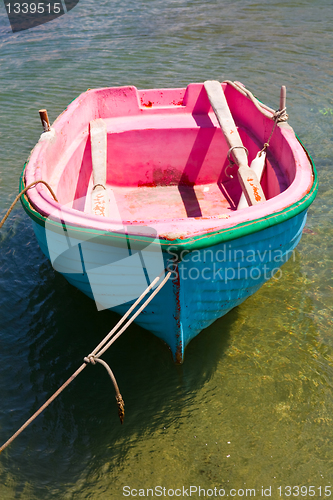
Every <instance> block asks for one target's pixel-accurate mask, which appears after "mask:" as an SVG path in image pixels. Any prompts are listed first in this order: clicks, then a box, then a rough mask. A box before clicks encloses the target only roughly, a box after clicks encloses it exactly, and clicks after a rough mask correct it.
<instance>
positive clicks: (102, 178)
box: [90, 118, 109, 217]
mask: <svg viewBox="0 0 333 500" xmlns="http://www.w3.org/2000/svg"><path fill="white" fill-rule="evenodd" d="M90 142H91V160H92V170H93V185H94V187H93V190H92V193H91V211H92V213H93V214H94V215H101V216H103V217H108V216H109V197H108V193H107V191H106V169H107V163H106V145H107V131H106V125H105V122H104V120H102V118H98V119H97V120H93V121H91V122H90Z"/></svg>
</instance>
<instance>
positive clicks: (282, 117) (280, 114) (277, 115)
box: [259, 108, 288, 156]
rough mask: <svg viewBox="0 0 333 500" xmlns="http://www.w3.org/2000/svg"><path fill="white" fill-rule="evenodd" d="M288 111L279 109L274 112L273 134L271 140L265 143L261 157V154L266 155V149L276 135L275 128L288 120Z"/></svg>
mask: <svg viewBox="0 0 333 500" xmlns="http://www.w3.org/2000/svg"><path fill="white" fill-rule="evenodd" d="M286 110H287V108H283V109H278V110H277V111H275V112H274V125H273V128H272V132H271V134H270V136H269V138H268V139H267V141H266V142H265V143H264V147H263V148H262V150H261V151H260V152H259V156H261V154H262V153H264V152H265V151H266V149H267V148H268V147H269V143H270V140H271V138H272V135H273V133H274V130H275V127H276V126H277V124H278V123H280V122H285V121H287V120H288V115H287V111H286Z"/></svg>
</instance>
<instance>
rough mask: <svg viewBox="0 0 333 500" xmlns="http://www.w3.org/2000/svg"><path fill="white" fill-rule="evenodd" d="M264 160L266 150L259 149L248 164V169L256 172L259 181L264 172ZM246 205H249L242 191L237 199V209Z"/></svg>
mask: <svg viewBox="0 0 333 500" xmlns="http://www.w3.org/2000/svg"><path fill="white" fill-rule="evenodd" d="M265 161H266V152H265V151H261V152H259V153H258V154H257V156H256V157H255V158H254V159H253V160H252V162H251V165H250V169H251V170H252V171H253V172H254V173H255V174H256V176H257V178H258V181H259V182H261V178H262V174H263V172H264V168H265ZM248 206H249V204H248V202H247V199H246V197H245V194H244V192H243V193H242V194H241V197H240V199H239V203H238V206H237V210H240V209H242V208H246V207H248Z"/></svg>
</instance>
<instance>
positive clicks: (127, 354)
mask: <svg viewBox="0 0 333 500" xmlns="http://www.w3.org/2000/svg"><path fill="white" fill-rule="evenodd" d="M0 16H1V17H0V115H1V123H0V144H1V147H0V215H3V214H4V213H5V211H6V209H7V208H8V207H9V205H10V203H11V201H12V200H13V198H14V197H15V195H16V194H17V191H18V179H19V175H20V173H21V170H22V167H23V163H24V161H25V159H26V158H27V156H28V154H29V151H30V150H31V148H32V147H33V146H34V144H35V142H36V141H37V139H38V137H39V134H40V132H41V130H40V123H39V116H38V109H40V108H42V107H46V108H47V109H48V111H49V115H50V117H51V119H52V120H53V119H54V118H55V117H56V116H57V115H58V114H59V113H60V112H61V111H62V110H63V109H64V108H65V106H66V105H67V104H68V103H69V102H70V101H71V100H72V99H73V98H75V97H76V96H77V95H78V94H79V93H80V92H82V91H84V90H86V89H87V88H92V87H102V86H113V85H127V84H134V85H136V86H137V87H138V88H151V87H173V86H177V87H178V86H184V85H187V84H188V83H190V82H192V81H203V80H205V79H218V80H223V79H232V80H239V81H242V82H243V83H244V84H245V85H246V86H247V87H248V88H249V89H251V90H252V91H254V92H255V93H256V94H257V95H258V97H259V98H260V99H261V100H263V101H264V102H266V103H267V104H269V105H271V106H272V107H275V108H277V107H278V104H279V88H280V85H282V84H285V85H286V86H287V89H288V97H287V104H288V113H289V117H290V120H289V122H290V124H291V125H292V126H293V127H294V129H295V130H296V132H297V133H298V135H299V136H300V137H301V139H302V140H303V142H304V144H305V146H306V147H307V148H308V150H309V152H310V153H311V155H312V157H313V159H314V161H315V163H316V166H317V169H318V173H319V181H320V188H319V194H318V196H317V199H316V201H315V203H314V204H313V206H312V207H311V208H310V210H309V216H308V222H307V227H306V231H305V233H304V235H303V238H302V241H301V243H300V245H299V246H298V250H297V252H296V258H295V261H294V262H293V261H289V262H288V263H287V264H286V265H284V267H283V268H282V270H283V276H282V278H281V279H280V280H272V281H270V282H268V283H267V284H266V285H265V286H264V287H263V288H262V289H261V290H260V291H259V292H257V293H256V294H255V296H253V297H251V298H250V299H248V300H247V301H246V302H245V303H244V304H243V305H241V306H240V307H238V308H236V309H235V310H233V311H232V312H231V313H229V314H228V315H227V316H225V317H224V318H222V319H221V320H219V321H217V322H216V323H215V324H213V325H212V326H211V327H210V328H208V329H207V330H205V331H204V332H202V333H201V334H200V335H199V336H198V337H197V338H196V339H194V340H193V341H192V342H191V344H190V345H189V347H188V348H187V351H186V358H185V363H184V365H183V366H181V367H179V366H175V365H174V364H173V362H172V360H171V356H170V354H169V352H168V350H167V348H166V347H165V346H164V345H163V344H162V343H161V342H160V341H159V340H158V339H157V338H155V337H154V336H153V335H151V334H150V333H148V332H146V331H144V330H142V329H140V328H139V327H136V326H132V327H131V328H130V329H129V330H128V331H127V332H126V334H124V335H123V337H121V338H120V339H119V340H118V341H117V342H116V343H115V345H114V347H113V348H112V350H111V351H110V352H108V353H107V354H106V355H105V359H106V360H107V361H109V362H110V364H111V366H112V368H113V370H114V372H115V374H116V377H117V380H118V383H119V385H120V389H121V392H122V394H123V396H124V399H125V403H126V419H125V423H124V425H123V426H120V424H119V422H118V419H117V414H116V408H115V404H114V395H113V388H112V386H111V383H110V381H109V379H108V377H107V375H106V373H105V372H104V370H103V369H102V368H101V367H98V366H97V367H88V368H87V369H86V370H85V372H84V373H82V374H81V375H80V376H79V378H78V379H77V380H76V381H75V382H74V383H73V384H71V386H70V387H69V388H68V389H67V390H66V391H65V392H64V393H63V394H62V396H61V397H60V398H58V399H57V400H56V401H55V402H54V403H53V405H52V406H51V407H50V408H49V409H48V410H47V411H45V413H44V414H43V415H41V416H40V417H39V418H38V420H36V421H35V423H34V424H32V425H31V426H30V427H29V428H28V429H27V430H26V431H25V432H24V433H23V434H22V435H21V436H20V437H19V438H18V439H17V440H16V441H15V442H14V443H13V444H12V445H11V446H10V447H9V448H8V449H7V450H6V451H5V452H4V453H3V454H2V455H1V456H0V499H1V500H9V499H22V500H30V499H31V500H35V499H43V500H44V499H45V500H49V499H75V500H81V499H84V498H89V499H98V500H99V499H106V498H112V499H116V500H117V499H121V498H125V497H124V496H123V490H122V488H123V487H124V486H125V485H128V486H130V487H132V488H136V489H139V488H143V489H146V488H154V487H155V486H159V485H160V486H162V487H166V488H167V489H168V488H173V489H176V488H181V487H182V486H184V487H185V488H189V487H190V486H191V485H196V486H198V487H199V486H201V487H202V488H206V489H207V488H214V487H217V488H225V489H226V494H228V493H229V489H230V488H235V489H236V490H238V489H240V488H257V492H256V496H257V497H258V496H259V497H260V492H261V487H262V486H264V487H265V488H268V487H269V486H272V497H271V498H280V497H279V491H278V490H277V487H279V486H282V488H284V487H285V486H287V485H291V486H294V485H307V486H309V485H314V486H315V487H316V496H315V497H316V498H318V497H320V495H319V492H320V490H319V487H320V486H321V487H322V494H321V497H324V493H323V492H324V487H325V486H327V485H330V484H331V483H332V479H333V477H332V472H333V440H332V419H333V416H332V414H333V412H332V410H333V329H332V308H333V297H332V290H333V279H332V265H333V243H332V236H333V229H332V224H331V220H332V215H333V191H332V182H333V173H332V172H331V170H332V163H333V149H332V147H333V142H332V141H333V71H332V56H333V33H332V25H333V10H332V5H331V2H329V1H328V0H321V1H319V0H318V1H316V0H303V1H297V2H288V1H276V0H274V1H273V0H269V1H265V2H264V1H263V0H257V1H254V0H242V1H240V0H233V1H231V2H228V3H227V2H217V1H215V2H214V1H212V2H206V3H205V2H202V1H196V0H192V1H190V0H178V1H166V2H162V1H161V0H150V1H147V0H137V1H136V2H134V1H133V0H130V1H129V2H127V3H126V4H124V3H120V2H115V1H109V0H108V1H106V0H94V1H93V0H80V2H79V4H78V5H77V7H75V9H73V10H72V11H71V12H70V13H69V14H68V15H66V16H63V17H61V18H59V19H57V20H56V21H53V22H51V23H48V24H46V25H44V26H40V27H38V28H34V29H32V30H28V31H26V32H20V33H18V34H12V33H11V32H10V30H9V25H8V21H7V20H6V14H5V8H4V6H3V5H0ZM117 319H118V318H117V316H116V315H114V314H112V313H110V312H108V311H103V312H97V311H96V309H95V305H94V303H93V302H92V301H90V300H89V299H88V298H86V297H85V296H83V295H82V294H81V293H80V292H78V291H77V290H75V289H74V288H72V287H71V286H70V285H69V284H68V283H67V282H66V281H65V280H64V279H63V278H62V277H61V276H60V275H57V274H56V273H55V272H54V271H53V269H52V268H51V266H50V264H49V263H48V262H47V261H46V259H45V258H44V257H43V255H42V253H41V252H40V250H39V248H38V247H37V243H36V240H35V237H34V235H33V231H32V228H31V224H30V221H29V219H28V217H27V216H26V215H25V214H24V212H23V210H22V208H21V207H20V206H17V208H16V209H15V210H14V212H13V213H12V215H11V216H10V218H9V220H8V221H7V222H6V224H5V226H4V227H3V229H2V231H1V233H0V329H1V330H0V357H1V363H0V402H1V403H0V441H1V442H4V441H5V440H6V439H7V438H8V437H9V436H10V435H11V434H12V433H13V432H14V431H16V430H17V428H18V427H19V426H20V425H21V424H22V423H23V422H24V421H25V420H26V419H27V418H28V417H29V416H30V415H31V414H32V413H33V412H34V411H35V410H36V409H37V408H38V407H39V406H40V405H41V404H42V403H43V402H44V401H45V400H46V399H47V397H48V396H49V395H51V394H52V393H53V392H54V391H55V390H56V389H57V388H58V387H59V386H60V385H61V383H62V382H63V381H64V380H66V378H67V377H68V376H69V375H70V374H71V373H72V372H73V371H74V370H75V369H76V368H77V367H78V366H79V364H80V363H81V360H82V358H83V356H85V355H87V354H88V353H89V352H90V350H91V349H92V348H93V347H95V345H96V344H97V341H99V340H100V339H101V338H103V337H104V335H105V334H106V333H107V332H108V331H109V330H110V329H111V327H112V326H113V325H114V324H115V322H116V321H117ZM284 491H285V490H284V489H282V493H283V492H284ZM287 492H288V491H287ZM294 492H295V490H294ZM305 497H306V498H310V497H311V496H309V495H305V496H303V497H302V498H305ZM128 498H131V497H128ZM192 498H199V496H198V495H195V494H192ZM201 498H203V496H201ZM206 498H207V497H206ZM235 498H240V496H239V495H237V496H236V497H235ZM285 498H286V497H285ZM294 498H295V496H294ZM326 498H327V497H326Z"/></svg>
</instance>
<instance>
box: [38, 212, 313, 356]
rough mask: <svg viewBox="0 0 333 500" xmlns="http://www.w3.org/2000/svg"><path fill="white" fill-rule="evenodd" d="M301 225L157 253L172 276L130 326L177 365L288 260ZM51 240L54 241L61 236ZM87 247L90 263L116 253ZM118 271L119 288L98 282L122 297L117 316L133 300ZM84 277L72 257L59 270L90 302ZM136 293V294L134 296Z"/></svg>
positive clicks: (292, 222)
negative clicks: (158, 343) (162, 345)
mask: <svg viewBox="0 0 333 500" xmlns="http://www.w3.org/2000/svg"><path fill="white" fill-rule="evenodd" d="M305 221H306V210H304V211H303V212H300V213H299V214H297V215H296V216H294V217H292V218H290V219H288V220H285V221H282V222H281V223H279V224H276V225H274V226H272V227H268V228H266V229H262V230H260V231H257V232H254V233H252V234H248V235H246V236H242V237H239V238H237V239H233V240H229V241H226V242H225V243H219V244H216V245H214V246H211V247H209V248H203V249H197V250H193V251H187V250H184V251H182V252H179V250H178V251H174V250H175V249H174V248H173V247H172V245H171V246H170V247H168V251H163V259H164V267H165V268H166V269H167V270H170V271H172V274H171V278H170V279H169V281H168V282H167V283H166V285H165V286H164V287H163V288H162V289H161V291H160V292H159V293H158V294H157V295H156V296H155V297H154V299H153V300H152V301H151V302H150V303H149V304H148V306H147V307H146V309H145V310H144V311H143V312H142V313H141V314H140V315H139V316H138V317H137V319H136V323H137V324H139V325H140V326H142V327H143V328H145V329H147V330H149V331H151V332H152V333H154V334H155V335H156V336H157V337H159V338H161V339H162V340H163V341H164V342H166V344H167V345H168V346H169V347H170V349H171V352H172V355H173V358H174V360H175V361H176V362H178V363H181V362H183V359H184V350H185V347H186V345H187V344H188V343H189V342H190V341H191V339H193V338H194V337H195V336H196V335H198V333H199V332H201V331H202V330H203V329H204V328H207V327H208V326H209V325H210V324H212V323H213V322H214V321H215V320H216V319H218V318H220V317H221V316H223V315H225V314H226V313H228V312H229V311H230V310H231V309H233V308H234V307H236V306H237V305H239V304H241V303H242V302H243V301H244V300H245V299H246V298H247V297H249V296H250V295H252V294H253V293H255V292H256V291H257V290H258V289H259V288H260V287H261V286H262V285H263V284H264V283H265V282H266V281H267V280H268V279H270V278H271V277H272V276H273V275H274V274H275V272H277V271H278V269H279V268H280V267H281V265H282V264H284V263H285V262H286V261H287V260H288V259H289V258H290V257H291V256H292V254H293V250H294V249H295V247H296V245H297V244H298V242H299V240H300V238H301V235H302V230H303V227H304V224H305ZM33 227H34V231H35V234H36V237H37V240H38V243H39V245H40V248H41V249H42V251H43V253H44V254H45V255H46V256H47V257H48V258H49V259H50V254H49V250H48V248H49V245H48V241H47V237H46V230H45V227H43V226H42V225H40V224H38V223H36V222H35V221H33ZM57 238H58V239H59V241H60V239H61V238H64V236H61V235H60V236H59V235H58V236H57ZM93 245H94V246H93V247H91V249H90V252H91V253H92V252H93V253H94V255H95V257H94V259H95V260H96V261H99V260H100V259H99V252H101V253H102V254H103V255H105V254H106V253H107V252H111V253H112V252H114V251H117V249H115V248H114V247H112V246H109V247H108V248H107V249H106V246H105V244H104V245H101V244H99V243H94V244H93ZM175 248H176V247H175ZM76 255H78V256H79V253H78V252H77V253H76ZM51 260H52V259H51ZM124 265H125V264H124ZM126 265H127V264H126ZM71 268H72V269H71ZM88 268H89V262H88ZM118 268H119V269H120V271H119V273H120V274H119V276H120V278H119V284H117V283H116V285H115V284H113V285H111V284H108V280H107V277H104V278H105V279H104V282H103V287H104V288H103V294H104V293H105V294H106V295H108V294H113V295H114V294H115V293H120V294H123V297H124V300H123V303H120V304H118V305H116V306H114V307H110V309H111V310H113V311H116V312H117V313H118V314H120V315H123V314H124V313H125V312H126V311H127V310H128V308H129V306H130V305H131V304H132V303H133V302H134V300H135V299H134V300H133V299H131V300H126V296H127V295H126V294H127V293H128V291H129V290H131V297H133V293H134V295H135V290H134V291H133V284H132V283H131V282H125V283H124V280H123V276H124V274H125V273H123V274H122V270H121V265H120V266H118ZM58 270H59V269H58ZM71 271H73V272H71ZM123 271H125V268H124V269H123ZM126 271H127V274H128V270H126ZM87 272H88V273H89V271H87V266H85V265H83V267H82V262H80V258H79V257H78V258H77V261H75V258H74V259H73V258H72V259H69V260H68V269H65V268H64V272H62V274H63V275H64V276H65V278H66V279H67V280H68V282H69V283H71V284H72V285H74V286H75V287H76V288H78V289H79V290H81V291H82V292H83V293H85V294H86V295H88V296H89V297H91V298H92V299H95V300H96V294H94V292H93V290H92V286H91V285H92V282H91V276H89V277H88V274H87ZM121 277H122V281H121ZM99 279H102V278H99ZM115 289H116V290H115ZM140 293H141V291H140V290H139V288H138V291H137V294H136V296H139V295H140Z"/></svg>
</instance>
